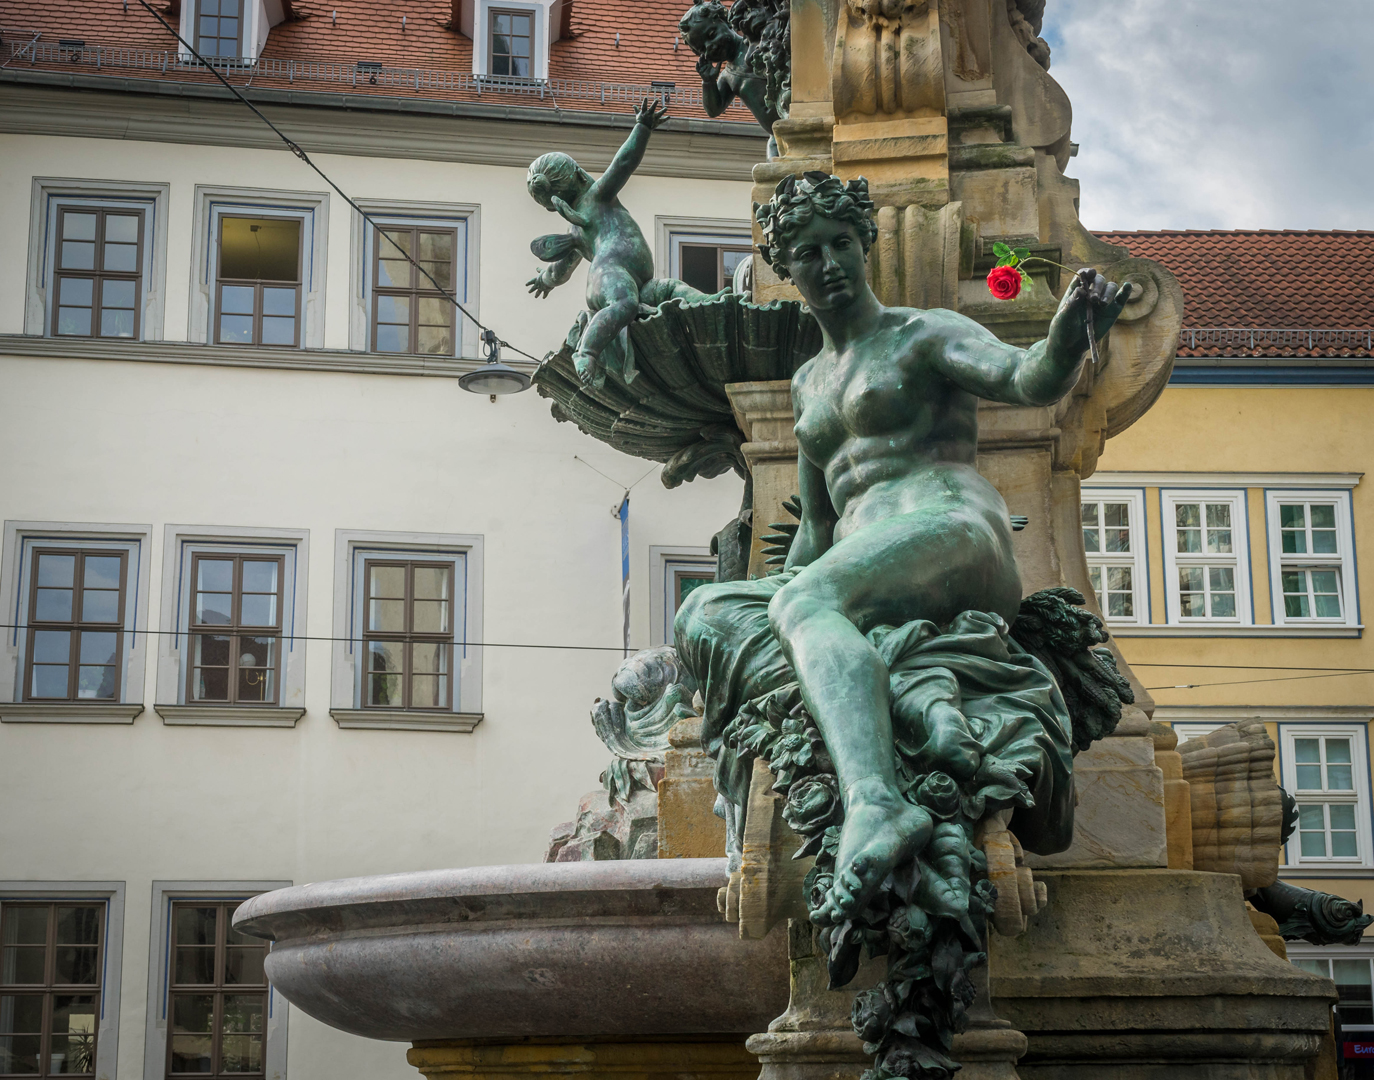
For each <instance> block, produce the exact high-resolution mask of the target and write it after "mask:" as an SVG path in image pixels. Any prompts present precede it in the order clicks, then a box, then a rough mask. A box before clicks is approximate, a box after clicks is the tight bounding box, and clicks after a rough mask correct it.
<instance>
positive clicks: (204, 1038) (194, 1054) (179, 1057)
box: [172, 1035, 211, 1073]
mask: <svg viewBox="0 0 1374 1080" xmlns="http://www.w3.org/2000/svg"><path fill="white" fill-rule="evenodd" d="M210 1045H211V1043H210V1036H209V1035H173V1036H172V1072H174V1073H208V1072H209V1071H210V1065H211V1061H210Z"/></svg>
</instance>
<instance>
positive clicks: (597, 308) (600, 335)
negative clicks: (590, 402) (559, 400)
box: [573, 266, 639, 386]
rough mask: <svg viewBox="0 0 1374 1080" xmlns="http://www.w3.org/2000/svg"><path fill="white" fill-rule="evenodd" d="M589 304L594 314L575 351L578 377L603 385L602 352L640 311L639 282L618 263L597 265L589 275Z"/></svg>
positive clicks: (574, 357)
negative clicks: (617, 264) (616, 264)
mask: <svg viewBox="0 0 1374 1080" xmlns="http://www.w3.org/2000/svg"><path fill="white" fill-rule="evenodd" d="M587 307H588V308H589V309H591V310H592V311H593V312H594V314H593V315H592V317H591V319H590V320H589V321H588V323H587V329H586V330H584V331H583V332H582V340H581V341H580V342H579V343H578V345H577V351H576V352H574V353H573V366H574V367H575V368H576V369H577V374H578V377H579V378H580V379H581V380H582V381H583V382H584V383H588V384H591V385H596V386H599V385H600V384H601V383H602V381H603V380H604V379H605V369H604V367H603V365H602V364H601V353H602V350H603V349H605V348H606V346H607V345H609V344H610V343H611V342H612V341H614V340H615V336H616V335H617V334H619V333H620V331H621V330H623V329H625V327H627V326H629V325H630V323H632V322H633V321H634V318H635V316H636V315H638V314H639V286H638V284H636V282H635V279H634V278H633V277H632V276H631V275H630V273H629V272H628V271H626V270H623V269H621V268H620V267H618V266H593V267H592V270H591V273H590V274H589V275H588V277H587Z"/></svg>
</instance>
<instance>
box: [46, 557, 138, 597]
mask: <svg viewBox="0 0 1374 1080" xmlns="http://www.w3.org/2000/svg"><path fill="white" fill-rule="evenodd" d="M46 557H47V556H45V558H46ZM122 563H123V560H122V559H121V558H120V557H119V556H118V555H87V556H86V561H85V564H84V565H83V567H82V571H81V583H82V584H83V585H85V586H86V588H88V589H117V588H119V570H120V566H121V564H122Z"/></svg>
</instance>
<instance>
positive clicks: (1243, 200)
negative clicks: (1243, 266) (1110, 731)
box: [1043, 0, 1374, 231]
mask: <svg viewBox="0 0 1374 1080" xmlns="http://www.w3.org/2000/svg"><path fill="white" fill-rule="evenodd" d="M1043 32H1044V36H1045V38H1046V39H1047V40H1048V41H1049V43H1050V46H1051V48H1052V50H1053V56H1052V65H1051V74H1052V75H1053V76H1054V77H1055V78H1056V79H1057V80H1058V81H1059V83H1060V84H1061V85H1062V86H1063V87H1064V89H1065V90H1067V91H1068V94H1069V98H1070V99H1071V100H1072V102H1073V106H1074V122H1073V138H1074V141H1075V142H1077V143H1079V144H1080V149H1079V152H1078V157H1077V158H1075V159H1073V160H1072V161H1070V163H1069V168H1068V172H1069V174H1070V175H1071V176H1076V177H1078V178H1079V179H1080V180H1081V181H1082V185H1083V196H1082V217H1083V221H1084V223H1085V224H1086V225H1087V226H1088V227H1089V228H1090V229H1095V230H1098V231H1102V230H1106V229H1113V228H1115V229H1123V228H1134V229H1182V228H1192V229H1245V228H1267V229H1374V197H1371V196H1372V195H1374V0H1300V2H1298V3H1293V2H1292V0H1283V2H1280V0H1049V3H1048V4H1047V5H1046V12H1045V29H1044V31H1043Z"/></svg>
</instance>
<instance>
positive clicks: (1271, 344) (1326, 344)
mask: <svg viewBox="0 0 1374 1080" xmlns="http://www.w3.org/2000/svg"><path fill="white" fill-rule="evenodd" d="M1179 345H1180V346H1182V347H1184V348H1188V349H1243V350H1244V351H1246V352H1258V351H1260V350H1262V349H1307V350H1311V351H1316V350H1319V349H1350V350H1357V351H1361V352H1371V351H1374V329H1364V330H1298V329H1265V328H1259V327H1253V328H1247V327H1231V326H1214V327H1197V328H1195V329H1185V330H1183V331H1182V333H1181V335H1180V340H1179Z"/></svg>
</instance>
